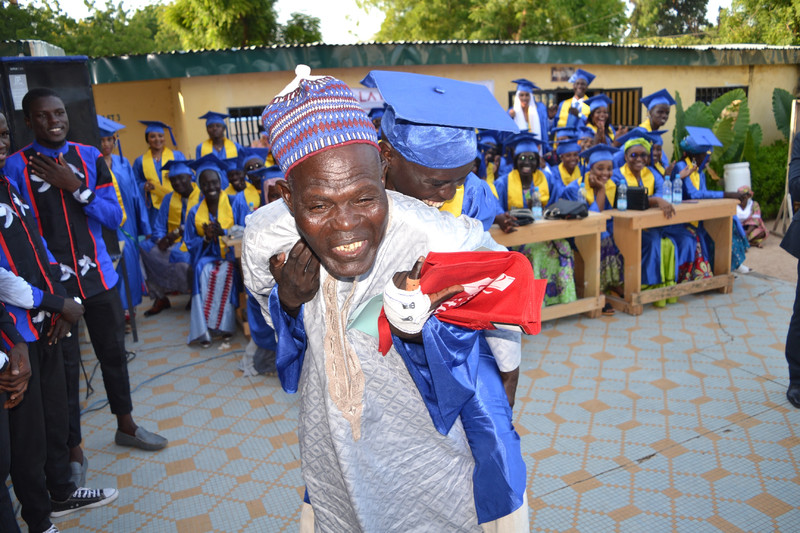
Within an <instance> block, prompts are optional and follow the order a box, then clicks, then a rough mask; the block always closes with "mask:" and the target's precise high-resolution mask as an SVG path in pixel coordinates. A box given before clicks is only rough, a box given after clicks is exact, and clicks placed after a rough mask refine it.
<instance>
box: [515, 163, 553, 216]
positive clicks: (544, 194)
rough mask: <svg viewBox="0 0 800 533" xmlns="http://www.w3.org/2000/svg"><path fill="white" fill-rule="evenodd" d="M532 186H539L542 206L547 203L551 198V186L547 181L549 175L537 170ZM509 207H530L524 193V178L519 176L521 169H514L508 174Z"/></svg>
mask: <svg viewBox="0 0 800 533" xmlns="http://www.w3.org/2000/svg"><path fill="white" fill-rule="evenodd" d="M531 187H539V199H540V200H541V201H542V207H544V206H546V205H547V202H548V201H549V200H550V186H549V185H548V183H547V177H546V176H545V175H544V173H543V172H542V171H541V170H537V171H536V173H535V174H534V175H533V184H532V185H531ZM507 194H508V208H509V209H517V208H520V207H528V206H527V205H525V199H524V196H525V195H524V194H523V193H522V179H521V178H520V177H519V170H517V169H514V170H512V171H511V173H510V174H509V175H508V193H507Z"/></svg>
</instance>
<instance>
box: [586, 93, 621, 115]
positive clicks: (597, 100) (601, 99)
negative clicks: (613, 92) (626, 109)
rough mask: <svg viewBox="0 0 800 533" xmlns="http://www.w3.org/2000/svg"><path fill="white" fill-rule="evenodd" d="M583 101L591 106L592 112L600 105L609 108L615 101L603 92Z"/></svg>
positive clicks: (590, 110)
mask: <svg viewBox="0 0 800 533" xmlns="http://www.w3.org/2000/svg"><path fill="white" fill-rule="evenodd" d="M583 103H584V104H587V105H588V106H589V112H590V113H591V112H592V111H594V110H595V109H598V108H600V107H605V108H608V107H609V106H610V105H611V104H613V103H614V100H612V99H611V98H609V97H608V96H606V95H604V94H602V93H601V94H596V95H594V96H592V97H591V98H587V99H586V100H585V101H584V102H583Z"/></svg>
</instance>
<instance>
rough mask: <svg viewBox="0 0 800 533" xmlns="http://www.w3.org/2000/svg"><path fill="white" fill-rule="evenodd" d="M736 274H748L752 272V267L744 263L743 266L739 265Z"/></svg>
mask: <svg viewBox="0 0 800 533" xmlns="http://www.w3.org/2000/svg"><path fill="white" fill-rule="evenodd" d="M736 272H738V273H739V274H747V273H748V272H750V267H748V266H747V265H745V264H744V263H742V264H741V265H739V268H737V269H736Z"/></svg>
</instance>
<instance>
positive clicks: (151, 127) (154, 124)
mask: <svg viewBox="0 0 800 533" xmlns="http://www.w3.org/2000/svg"><path fill="white" fill-rule="evenodd" d="M139 122H141V123H142V124H144V125H145V126H147V127H146V128H145V130H144V134H145V135H147V134H148V133H153V132H156V133H162V134H163V133H164V130H169V138H170V139H172V146H178V143H177V142H175V135H173V134H172V128H170V127H169V126H167V125H166V124H164V123H163V122H161V121H160V120H140V121H139Z"/></svg>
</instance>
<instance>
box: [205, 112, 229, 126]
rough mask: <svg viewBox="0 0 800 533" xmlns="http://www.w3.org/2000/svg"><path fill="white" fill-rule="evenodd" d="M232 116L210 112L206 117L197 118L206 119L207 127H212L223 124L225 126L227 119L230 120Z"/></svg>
mask: <svg viewBox="0 0 800 533" xmlns="http://www.w3.org/2000/svg"><path fill="white" fill-rule="evenodd" d="M229 116H230V115H227V114H225V113H217V112H216V111H209V112H208V113H206V114H205V115H201V116H199V117H197V118H200V119H203V118H204V119H206V126H210V125H211V124H222V125H223V126H224V125H225V119H226V118H228V117H229Z"/></svg>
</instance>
